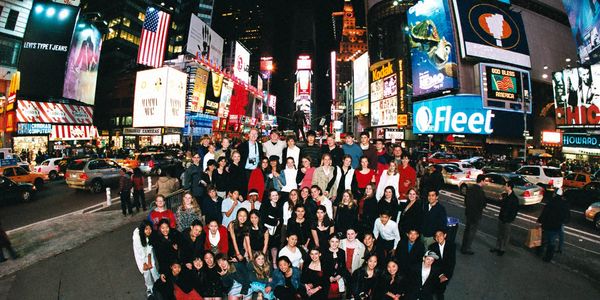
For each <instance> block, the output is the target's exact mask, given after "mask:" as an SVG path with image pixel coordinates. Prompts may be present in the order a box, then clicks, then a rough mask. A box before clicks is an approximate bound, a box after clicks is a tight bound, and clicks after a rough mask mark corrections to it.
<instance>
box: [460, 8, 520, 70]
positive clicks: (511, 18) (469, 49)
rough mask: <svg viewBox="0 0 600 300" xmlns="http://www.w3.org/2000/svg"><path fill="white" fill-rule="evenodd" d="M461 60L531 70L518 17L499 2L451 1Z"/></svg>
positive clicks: (518, 15)
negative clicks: (501, 64) (496, 62)
mask: <svg viewBox="0 0 600 300" xmlns="http://www.w3.org/2000/svg"><path fill="white" fill-rule="evenodd" d="M453 2H454V12H455V14H456V22H457V25H458V26H457V29H458V37H459V39H460V41H461V44H462V47H460V49H461V56H462V57H463V58H464V57H477V58H484V59H491V60H495V61H499V62H504V63H511V64H514V65H518V66H522V67H526V68H531V60H530V58H529V46H528V44H527V37H526V35H525V26H524V25H523V19H522V18H521V15H520V14H518V13H516V12H514V11H511V10H510V5H508V4H505V3H501V2H499V1H487V0H454V1H453Z"/></svg>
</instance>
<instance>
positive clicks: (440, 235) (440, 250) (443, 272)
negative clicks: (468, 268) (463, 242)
mask: <svg viewBox="0 0 600 300" xmlns="http://www.w3.org/2000/svg"><path fill="white" fill-rule="evenodd" d="M435 241H436V242H435V243H433V244H431V245H430V246H429V251H433V252H435V253H436V254H437V255H438V256H439V259H438V260H436V261H435V263H434V264H435V265H438V266H439V267H440V276H439V278H440V283H439V286H438V288H437V291H436V292H435V295H436V298H437V300H444V292H445V291H446V286H447V285H448V282H449V281H450V279H451V278H452V275H453V274H454V267H455V266H456V245H454V243H453V242H448V241H446V232H445V231H443V230H438V231H437V232H436V233H435Z"/></svg>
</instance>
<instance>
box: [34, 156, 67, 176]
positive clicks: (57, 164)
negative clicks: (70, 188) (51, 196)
mask: <svg viewBox="0 0 600 300" xmlns="http://www.w3.org/2000/svg"><path fill="white" fill-rule="evenodd" d="M66 162H67V159H66V158H64V157H61V158H50V159H46V160H45V161H43V162H42V163H41V164H39V165H38V166H36V167H35V171H36V172H38V173H41V174H45V175H47V176H48V179H50V180H56V179H57V178H58V177H59V176H63V175H64V171H63V170H61V165H64V164H65V163H66Z"/></svg>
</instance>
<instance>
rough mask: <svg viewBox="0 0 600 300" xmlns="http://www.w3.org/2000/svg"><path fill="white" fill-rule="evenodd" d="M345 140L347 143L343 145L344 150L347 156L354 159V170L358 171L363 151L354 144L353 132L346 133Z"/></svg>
mask: <svg viewBox="0 0 600 300" xmlns="http://www.w3.org/2000/svg"><path fill="white" fill-rule="evenodd" d="M344 140H345V141H346V143H345V144H343V145H342V150H344V154H345V155H350V157H352V169H355V170H356V168H358V163H359V162H360V157H361V156H362V155H363V150H362V148H360V146H359V145H358V144H356V143H355V142H354V136H353V135H352V132H346V137H345V138H344Z"/></svg>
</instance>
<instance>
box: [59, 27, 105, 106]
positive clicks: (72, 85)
mask: <svg viewBox="0 0 600 300" xmlns="http://www.w3.org/2000/svg"><path fill="white" fill-rule="evenodd" d="M70 48H71V49H70V50H69V58H68V61H67V71H66V74H65V83H64V86H63V97H65V98H69V99H75V100H78V101H81V102H83V103H86V104H91V105H93V104H94V98H95V96H96V79H97V77H98V64H99V61H100V49H101V48H102V34H101V33H100V31H99V30H98V29H97V28H96V27H95V26H94V25H92V24H87V23H86V22H85V21H83V20H80V21H79V22H77V25H76V26H75V32H74V33H73V39H72V40H71V47H70Z"/></svg>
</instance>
